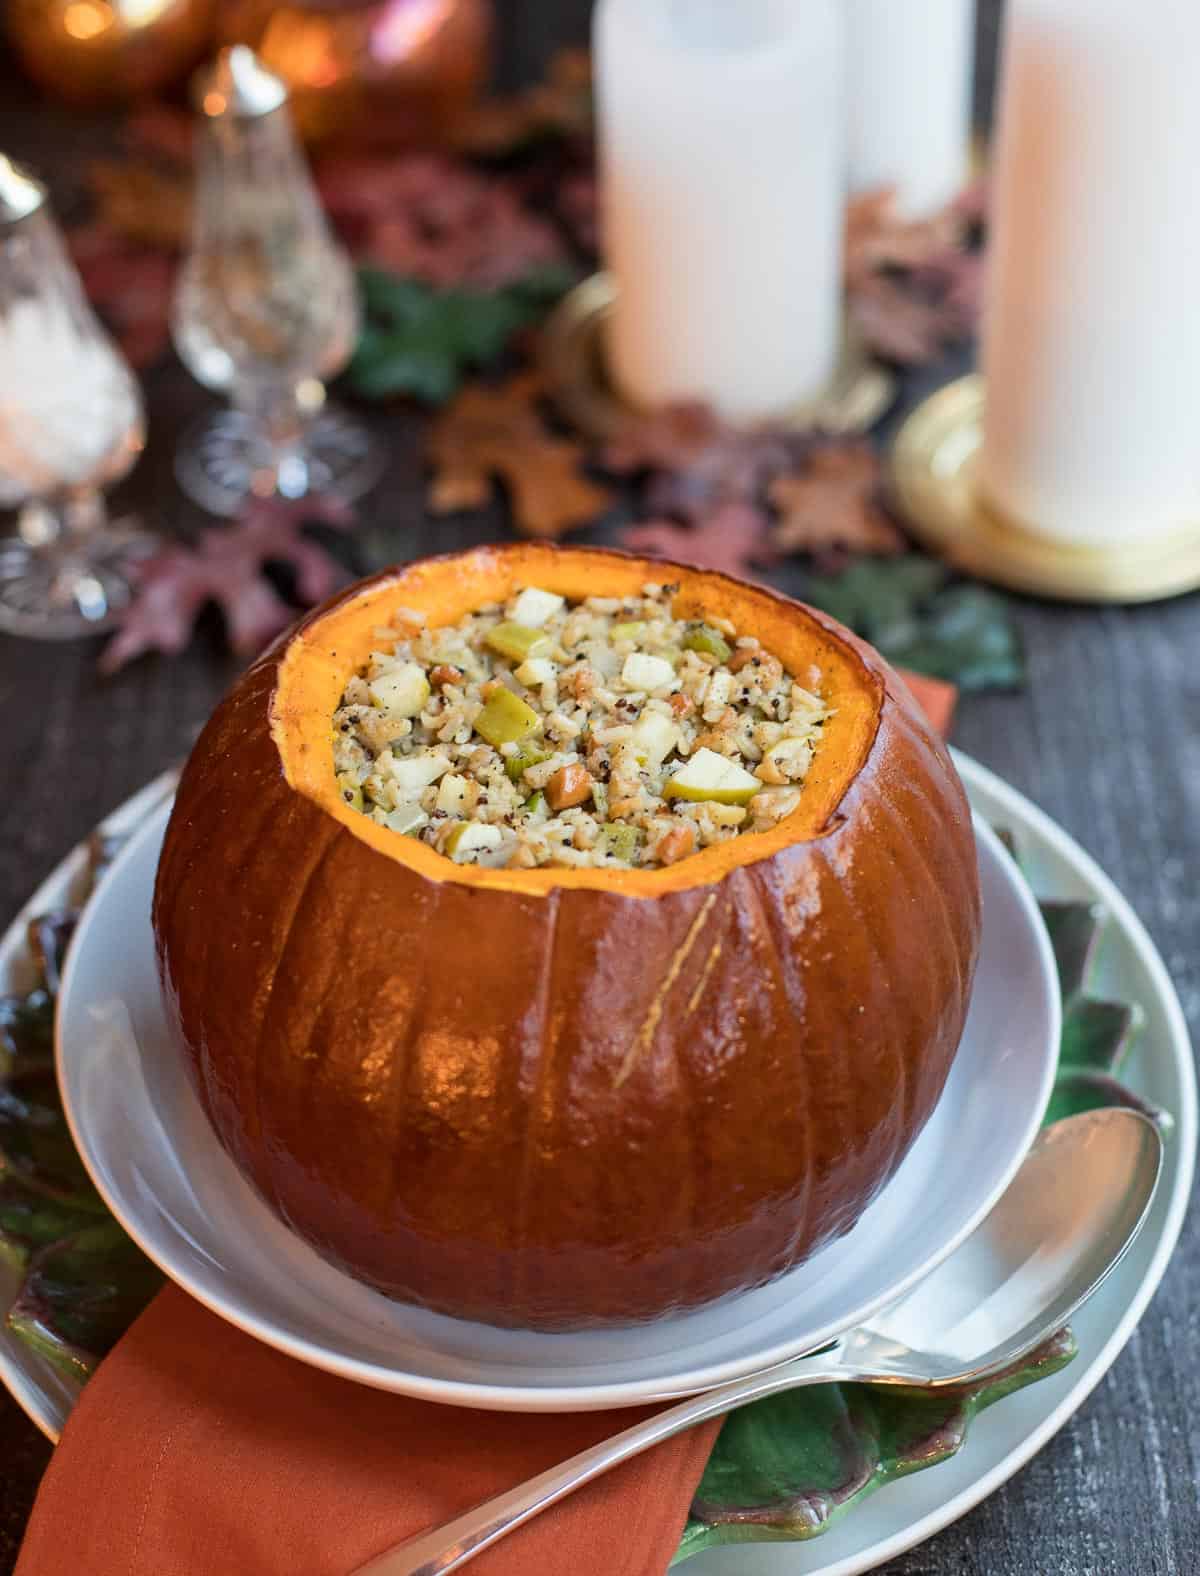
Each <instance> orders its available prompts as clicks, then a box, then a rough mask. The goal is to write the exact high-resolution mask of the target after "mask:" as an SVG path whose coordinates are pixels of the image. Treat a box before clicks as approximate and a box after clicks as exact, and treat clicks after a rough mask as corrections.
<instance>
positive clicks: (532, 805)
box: [521, 788, 546, 815]
mask: <svg viewBox="0 0 1200 1576" xmlns="http://www.w3.org/2000/svg"><path fill="white" fill-rule="evenodd" d="M521 808H522V809H523V810H524V811H526V813H527V814H529V815H544V814H545V813H546V795H545V794H544V793H543V792H542V790H541V789H540V788H539V789H538V791H537V792H536V793H531V794H530V795H529V798H528V799H526V801H525V803H524V804H523V805H522V806H521Z"/></svg>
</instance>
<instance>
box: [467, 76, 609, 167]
mask: <svg viewBox="0 0 1200 1576" xmlns="http://www.w3.org/2000/svg"><path fill="white" fill-rule="evenodd" d="M592 118H593V104H592V61H591V56H590V55H589V53H588V51H587V50H585V49H565V50H562V51H561V52H560V53H559V54H557V55H555V57H554V59H553V60H552V61H551V62H550V69H549V71H548V73H547V75H546V79H545V81H543V82H539V83H537V84H536V85H535V86H533V87H531V88H526V89H525V91H524V92H522V93H518V94H516V95H514V96H512V97H508V98H491V99H485V100H484V101H483V102H482V103H480V104H477V105H475V106H474V107H473V108H472V109H470V110H469V111H468V112H467V113H466V115H464V117H463V118H462V120H461V122H460V123H459V125H458V126H457V127H456V128H455V132H454V137H453V141H454V144H455V146H456V147H457V148H458V149H459V150H460V151H461V152H463V153H469V154H474V155H476V156H479V157H483V158H506V157H508V156H509V155H511V154H513V153H516V152H518V151H519V150H520V149H522V148H525V147H526V146H528V145H529V144H530V143H534V142H538V141H541V140H543V139H550V138H564V137H586V136H589V135H590V133H591V129H592Z"/></svg>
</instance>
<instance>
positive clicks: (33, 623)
mask: <svg viewBox="0 0 1200 1576" xmlns="http://www.w3.org/2000/svg"><path fill="white" fill-rule="evenodd" d="M157 545H158V544H157V543H156V542H155V540H154V538H153V537H150V536H147V535H145V534H144V533H143V532H141V531H139V530H138V529H136V527H134V526H133V525H131V524H130V525H113V526H110V527H105V528H102V529H101V530H98V531H94V532H88V533H87V535H86V537H80V538H75V539H72V538H71V537H64V538H62V539H60V540H59V541H54V542H49V543H46V544H45V545H31V544H30V543H29V542H28V541H25V540H23V538H22V537H20V536H7V537H0V630H3V631H5V632H6V633H8V634H10V635H24V636H26V637H27V638H31V639H33V640H77V639H78V638H79V637H80V636H82V635H98V634H103V632H104V631H105V630H107V629H111V628H112V627H113V625H114V624H115V623H116V621H117V619H118V617H119V616H120V614H121V613H122V611H123V610H124V609H125V608H126V607H128V605H129V602H130V600H131V598H132V596H133V587H132V584H131V581H130V577H129V570H130V565H131V563H132V561H133V559H135V558H137V557H145V556H146V554H147V553H148V552H152V551H153V550H154V548H155V547H157Z"/></svg>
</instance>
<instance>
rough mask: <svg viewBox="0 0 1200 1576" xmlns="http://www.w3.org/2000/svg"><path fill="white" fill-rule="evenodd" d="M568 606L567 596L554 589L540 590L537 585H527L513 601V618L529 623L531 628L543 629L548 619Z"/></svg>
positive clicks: (518, 621) (519, 622)
mask: <svg viewBox="0 0 1200 1576" xmlns="http://www.w3.org/2000/svg"><path fill="white" fill-rule="evenodd" d="M565 606H566V600H565V598H563V597H561V596H556V595H555V594H554V592H553V591H540V590H539V589H538V588H537V586H526V587H525V589H524V591H522V592H521V594H520V596H519V597H518V598H517V600H516V601H515V602H514V603H513V618H514V619H515V620H516V622H517V623H518V624H528V625H529V627H530V628H531V629H541V627H542V625H543V624H544V623H545V622H546V620H547V619H550V618H553V617H554V615H555V613H557V612H559V611H561V609H562V608H564V607H565Z"/></svg>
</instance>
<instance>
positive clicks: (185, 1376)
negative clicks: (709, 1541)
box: [17, 674, 956, 1576]
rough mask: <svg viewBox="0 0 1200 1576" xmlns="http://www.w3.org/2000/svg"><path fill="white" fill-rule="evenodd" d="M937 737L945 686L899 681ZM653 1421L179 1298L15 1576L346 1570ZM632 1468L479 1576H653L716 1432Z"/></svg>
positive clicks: (948, 710) (96, 1390)
mask: <svg viewBox="0 0 1200 1576" xmlns="http://www.w3.org/2000/svg"><path fill="white" fill-rule="evenodd" d="M905 679H906V680H907V682H908V684H909V686H910V688H911V689H912V691H913V693H914V695H915V696H916V697H917V699H918V700H919V701H920V703H921V704H922V706H924V708H925V710H926V712H927V713H928V715H929V717H930V719H931V721H932V722H933V723H934V725H935V726H936V727H937V728H938V729H939V731H941V732H943V733H944V732H945V731H946V730H947V729H948V727H949V724H950V720H951V717H952V716H953V711H954V704H955V698H956V692H955V690H954V687H953V685H950V684H944V683H942V682H941V681H939V680H936V679H924V678H921V677H919V676H918V675H915V674H905ZM646 1415H648V1411H646V1410H642V1411H627V1412H590V1413H576V1414H564V1415H557V1416H546V1417H539V1416H529V1415H524V1414H513V1413H504V1412H475V1411H467V1410H464V1409H460V1408H455V1407H444V1406H435V1405H432V1404H430V1403H428V1402H424V1401H411V1400H409V1399H407V1398H406V1397H404V1396H395V1395H386V1394H383V1393H382V1392H380V1391H377V1390H368V1389H366V1388H364V1387H363V1386H361V1385H355V1384H351V1383H350V1382H349V1381H347V1380H344V1379H337V1378H334V1377H333V1376H332V1375H330V1374H326V1373H322V1372H320V1371H318V1370H317V1369H315V1368H309V1367H306V1366H304V1365H303V1364H301V1363H298V1362H295V1361H294V1360H293V1359H292V1358H290V1357H285V1356H283V1355H282V1354H281V1353H279V1352H276V1351H274V1350H272V1349H271V1348H270V1347H267V1346H264V1345H261V1344H260V1343H259V1342H258V1341H256V1340H254V1339H252V1338H251V1337H250V1336H248V1335H243V1334H242V1332H241V1331H240V1330H236V1329H234V1328H233V1327H232V1326H231V1325H228V1324H225V1323H224V1322H223V1321H222V1320H220V1319H218V1318H217V1317H216V1316H215V1315H214V1314H211V1313H209V1312H208V1311H207V1309H205V1308H203V1307H201V1306H200V1304H199V1303H197V1302H194V1301H193V1300H192V1299H191V1298H190V1297H188V1296H187V1295H186V1294H185V1293H183V1292H181V1291H179V1290H178V1289H177V1288H175V1287H173V1286H169V1287H167V1288H166V1289H165V1290H164V1291H162V1292H160V1294H159V1295H158V1297H157V1298H156V1299H155V1301H154V1302H153V1303H152V1304H151V1306H150V1307H149V1308H148V1309H147V1310H146V1312H145V1313H144V1314H143V1315H142V1317H141V1318H140V1319H139V1320H138V1321H137V1323H136V1324H135V1325H134V1326H133V1328H132V1329H131V1330H130V1331H129V1333H128V1334H127V1335H126V1336H125V1337H124V1339H123V1340H122V1341H121V1342H120V1344H119V1345H118V1346H117V1348H116V1350H115V1351H114V1352H113V1353H112V1354H111V1355H110V1356H109V1357H108V1358H107V1359H106V1360H105V1361H104V1362H103V1363H102V1364H101V1365H100V1368H99V1370H98V1372H97V1373H96V1375H95V1377H94V1378H93V1379H92V1380H91V1382H90V1383H89V1384H88V1386H87V1388H86V1389H85V1391H84V1393H83V1397H82V1399H81V1400H80V1402H79V1404H78V1406H77V1407H76V1408H75V1411H74V1412H73V1413H72V1414H71V1417H70V1419H69V1421H68V1423H67V1427H66V1431H65V1432H64V1434H63V1438H62V1442H61V1444H60V1445H59V1447H58V1449H57V1450H56V1451H55V1453H54V1457H53V1459H52V1461H51V1463H50V1467H49V1470H48V1471H47V1473H46V1476H45V1479H44V1480H43V1482H42V1486H41V1489H40V1491H39V1493H38V1498H37V1503H36V1505H35V1506H34V1511H33V1517H32V1519H31V1521H30V1524H29V1530H28V1532H27V1534H26V1538H25V1543H24V1546H23V1548H22V1550H21V1557H20V1560H19V1561H18V1564H17V1576H347V1573H348V1572H350V1571H352V1570H353V1569H354V1568H355V1567H356V1566H358V1565H361V1564H363V1563H364V1562H365V1561H366V1560H368V1559H370V1558H371V1557H373V1556H374V1555H376V1554H379V1553H381V1552H382V1551H383V1550H384V1549H386V1548H388V1547H389V1546H390V1545H391V1544H393V1543H396V1542H399V1541H400V1540H401V1539H402V1538H406V1537H411V1536H412V1535H413V1534H414V1533H416V1532H419V1531H422V1530H424V1529H425V1528H427V1527H432V1526H436V1525H437V1524H439V1523H440V1522H443V1521H446V1520H448V1519H449V1518H450V1517H451V1516H454V1515H457V1514H458V1513H459V1512H460V1511H463V1510H465V1509H467V1508H468V1507H469V1506H471V1505H473V1504H476V1503H477V1502H478V1501H479V1500H481V1499H486V1498H487V1497H488V1496H489V1495H491V1494H495V1493H498V1492H499V1491H500V1490H502V1489H505V1488H509V1487H511V1486H513V1485H515V1484H517V1483H520V1482H523V1481H524V1480H525V1479H526V1478H528V1477H532V1476H533V1475H534V1474H535V1473H537V1472H540V1471H542V1470H543V1469H544V1468H546V1467H548V1466H550V1465H552V1464H553V1463H555V1462H557V1461H561V1460H563V1459H564V1458H565V1457H567V1456H570V1455H573V1454H574V1453H575V1452H576V1451H577V1450H582V1449H584V1448H585V1447H586V1446H588V1445H591V1444H594V1443H596V1442H597V1441H598V1440H600V1439H603V1438H606V1437H607V1436H608V1435H610V1434H613V1433H616V1432H617V1431H618V1430H619V1429H621V1428H623V1427H626V1426H627V1425H628V1424H629V1423H631V1422H633V1421H635V1420H636V1419H637V1418H639V1417H643V1416H646ZM719 1427H720V1424H719V1422H713V1423H710V1424H707V1425H705V1426H703V1427H700V1428H695V1429H692V1430H691V1431H690V1432H688V1433H685V1434H681V1435H679V1436H678V1437H676V1438H675V1439H671V1440H668V1441H667V1442H666V1443H665V1444H663V1445H660V1446H658V1447H657V1448H656V1449H655V1450H653V1451H651V1452H648V1453H647V1454H646V1455H643V1456H639V1457H637V1458H636V1459H634V1460H633V1461H628V1462H626V1463H625V1464H624V1465H623V1466H621V1467H618V1468H616V1469H615V1470H614V1471H612V1472H610V1473H608V1474H607V1475H606V1476H604V1477H601V1478H599V1479H597V1480H596V1481H595V1482H594V1483H591V1484H589V1485H588V1486H587V1487H586V1488H583V1489H580V1490H579V1491H578V1492H577V1493H575V1494H573V1495H571V1496H570V1497H569V1498H567V1499H566V1500H564V1501H562V1502H561V1503H560V1504H559V1505H557V1506H555V1507H554V1508H553V1509H552V1510H550V1511H548V1512H547V1513H545V1514H544V1515H542V1516H539V1517H536V1518H535V1519H534V1520H533V1521H531V1522H529V1523H528V1524H527V1525H526V1526H524V1527H522V1528H520V1529H519V1530H518V1531H517V1532H515V1533H513V1534H512V1535H511V1536H510V1537H508V1538H506V1539H504V1540H502V1541H501V1542H500V1543H499V1544H497V1545H496V1546H495V1547H494V1548H492V1549H490V1550H488V1551H487V1552H486V1553H484V1554H482V1555H480V1556H479V1558H478V1559H477V1560H476V1562H475V1566H474V1569H475V1570H477V1571H478V1573H479V1576H532V1573H534V1572H536V1573H537V1576H660V1573H661V1572H663V1571H665V1570H666V1568H667V1565H668V1563H669V1561H670V1559H671V1557H672V1555H673V1554H674V1553H675V1550H676V1549H677V1548H678V1546H679V1537H680V1534H681V1532H682V1530H683V1525H684V1521H685V1519H686V1516H687V1511H688V1507H689V1506H690V1504H691V1501H692V1497H693V1495H694V1493H695V1489H696V1485H697V1483H698V1482H699V1480H700V1475H701V1473H702V1472H703V1470H704V1465H705V1462H706V1461H707V1460H708V1457H709V1454H710V1452H711V1450H712V1447H713V1443H714V1441H715V1439H716V1436H717V1432H718V1430H719Z"/></svg>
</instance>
